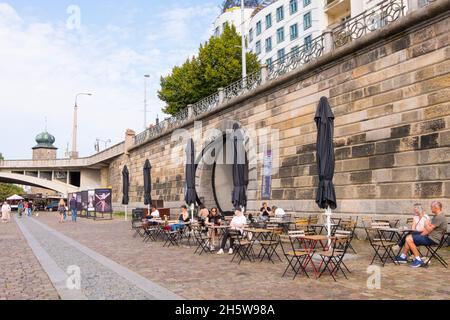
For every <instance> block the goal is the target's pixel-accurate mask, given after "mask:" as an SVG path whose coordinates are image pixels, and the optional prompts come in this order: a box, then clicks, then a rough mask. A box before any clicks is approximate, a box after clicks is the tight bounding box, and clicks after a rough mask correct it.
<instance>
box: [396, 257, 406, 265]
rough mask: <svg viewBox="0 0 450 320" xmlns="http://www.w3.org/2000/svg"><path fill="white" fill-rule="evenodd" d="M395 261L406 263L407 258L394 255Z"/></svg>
mask: <svg viewBox="0 0 450 320" xmlns="http://www.w3.org/2000/svg"><path fill="white" fill-rule="evenodd" d="M395 262H397V263H408V258H402V257H401V256H397V257H395Z"/></svg>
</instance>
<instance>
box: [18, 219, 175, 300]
mask: <svg viewBox="0 0 450 320" xmlns="http://www.w3.org/2000/svg"><path fill="white" fill-rule="evenodd" d="M16 221H17V224H18V226H19V228H20V229H21V231H22V233H23V235H24V237H25V238H26V239H27V242H28V244H29V246H30V247H31V249H32V250H33V252H34V254H35V255H36V257H37V259H38V260H39V262H40V263H41V265H42V267H43V269H44V270H45V271H46V272H47V274H48V275H49V278H50V280H51V281H52V283H53V285H54V286H55V288H56V290H57V291H58V294H59V295H60V297H61V299H66V300H73V299H75V300H181V299H182V297H180V296H178V295H176V294H174V293H172V292H170V291H169V290H167V289H165V288H163V287H161V286H160V285H158V284H156V283H154V282H152V281H150V280H148V279H146V278H144V277H142V276H140V275H138V274H137V273H135V272H133V271H131V270H129V269H127V268H125V267H123V266H121V265H120V264H117V263H115V262H114V261H112V260H110V259H108V258H106V257H105V256H103V255H101V254H99V253H97V252H95V251H93V250H91V249H89V248H87V247H85V246H83V245H82V244H80V243H79V242H77V241H75V240H74V239H71V238H69V237H67V236H65V235H63V234H61V233H60V232H58V231H56V230H54V229H52V228H50V227H49V226H47V225H45V224H43V223H41V222H39V221H37V220H35V219H31V218H24V219H16ZM74 270H79V271H80V280H81V282H80V283H81V286H80V288H79V289H76V288H75V289H73V285H71V284H76V281H75V282H70V281H69V286H68V285H67V282H68V281H67V280H68V279H69V277H71V278H70V279H74V278H73V276H76V274H74V273H73V271H74Z"/></svg>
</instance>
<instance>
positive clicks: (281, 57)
mask: <svg viewBox="0 0 450 320" xmlns="http://www.w3.org/2000/svg"><path fill="white" fill-rule="evenodd" d="M277 57H278V60H281V62H283V61H284V49H280V50H278V53H277Z"/></svg>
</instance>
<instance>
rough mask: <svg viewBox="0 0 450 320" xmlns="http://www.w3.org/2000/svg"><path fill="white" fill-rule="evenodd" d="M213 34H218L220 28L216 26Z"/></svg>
mask: <svg viewBox="0 0 450 320" xmlns="http://www.w3.org/2000/svg"><path fill="white" fill-rule="evenodd" d="M214 34H215V35H216V37H218V36H220V28H219V27H217V28H216V30H215V31H214Z"/></svg>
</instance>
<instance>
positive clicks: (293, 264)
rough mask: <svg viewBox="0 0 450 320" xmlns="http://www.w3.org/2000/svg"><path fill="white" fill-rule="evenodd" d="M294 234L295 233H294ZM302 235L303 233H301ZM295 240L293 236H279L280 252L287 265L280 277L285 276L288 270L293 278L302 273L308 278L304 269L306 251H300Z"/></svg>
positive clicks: (306, 257)
mask: <svg viewBox="0 0 450 320" xmlns="http://www.w3.org/2000/svg"><path fill="white" fill-rule="evenodd" d="M294 232H296V231H294ZM303 234H304V233H303ZM296 243H297V239H296V236H295V235H292V236H291V235H281V236H280V245H281V250H282V251H283V255H284V257H285V258H286V260H287V262H288V265H287V266H286V269H285V270H284V273H283V275H282V277H283V278H284V276H285V275H286V273H287V272H288V271H289V269H292V271H293V272H294V278H293V280H295V278H296V277H297V275H298V274H300V273H304V274H305V275H306V276H307V277H308V278H309V275H308V272H307V271H306V269H305V265H304V263H305V260H306V259H308V258H309V255H308V253H307V252H306V251H304V250H301V248H298V247H297V246H296Z"/></svg>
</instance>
